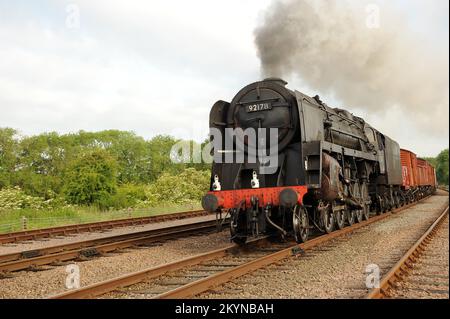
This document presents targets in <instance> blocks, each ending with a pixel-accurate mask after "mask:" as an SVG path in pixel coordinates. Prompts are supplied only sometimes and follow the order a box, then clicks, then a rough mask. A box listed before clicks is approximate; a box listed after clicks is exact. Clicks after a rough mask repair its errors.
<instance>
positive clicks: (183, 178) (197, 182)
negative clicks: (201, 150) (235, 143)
mask: <svg viewBox="0 0 450 319" xmlns="http://www.w3.org/2000/svg"><path fill="white" fill-rule="evenodd" d="M209 182H210V173H209V172H208V171H197V170H195V169H194V168H187V169H185V170H184V171H183V172H182V173H181V174H178V175H172V174H168V173H164V174H163V175H161V176H160V177H159V178H158V179H157V180H156V182H155V183H153V184H152V185H150V186H149V187H148V188H147V190H146V200H145V201H143V202H140V206H157V205H164V204H187V203H193V202H199V201H200V200H201V198H202V196H203V195H204V194H205V193H206V192H207V191H208V189H209Z"/></svg>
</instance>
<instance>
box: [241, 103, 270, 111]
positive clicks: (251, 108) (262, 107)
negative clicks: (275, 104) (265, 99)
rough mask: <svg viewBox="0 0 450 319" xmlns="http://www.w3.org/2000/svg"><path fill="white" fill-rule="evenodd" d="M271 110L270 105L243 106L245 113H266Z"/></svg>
mask: <svg viewBox="0 0 450 319" xmlns="http://www.w3.org/2000/svg"><path fill="white" fill-rule="evenodd" d="M271 109H272V104H270V103H255V104H249V105H246V106H245V110H246V111H247V113H252V112H259V111H267V110H271Z"/></svg>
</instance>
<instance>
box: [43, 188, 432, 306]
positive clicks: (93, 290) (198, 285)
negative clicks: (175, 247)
mask: <svg viewBox="0 0 450 319" xmlns="http://www.w3.org/2000/svg"><path fill="white" fill-rule="evenodd" d="M428 197H429V196H428ZM428 197H425V198H423V199H421V200H420V201H418V202H415V203H412V204H408V205H405V206H403V207H400V208H396V209H394V210H392V211H389V212H386V213H384V214H382V215H377V216H374V217H372V218H370V219H369V220H367V221H363V222H361V223H357V224H353V225H352V226H349V227H346V228H344V229H341V230H338V231H335V232H332V233H330V234H326V235H322V236H318V237H316V238H314V239H311V240H309V241H307V242H306V243H302V244H294V245H292V246H290V247H289V248H285V249H282V250H280V251H277V252H275V253H273V254H269V255H266V256H264V257H260V258H257V259H255V260H253V261H250V262H247V263H244V264H242V265H239V266H237V267H233V268H231V269H227V270H225V271H223V272H220V273H217V274H214V275H212V276H209V277H205V278H203V279H200V280H197V281H194V282H191V283H188V284H186V285H183V286H181V287H179V288H176V289H173V290H171V291H168V292H166V293H163V294H160V295H158V296H156V297H155V298H187V297H192V296H194V295H196V294H199V293H201V292H204V291H206V290H208V289H211V288H213V287H215V286H218V285H221V284H223V283H225V282H228V281H230V280H233V279H234V278H237V277H240V276H242V275H244V274H247V273H249V272H252V271H254V270H256V269H259V268H262V267H265V266H267V265H270V264H272V263H275V262H277V261H280V260H282V259H285V258H288V257H290V256H293V255H298V254H299V253H302V251H304V250H309V249H312V248H313V247H316V246H318V245H320V244H323V243H325V242H328V241H330V240H333V239H335V238H338V237H342V236H344V235H346V234H349V233H352V232H354V231H355V230H357V229H360V228H363V227H365V226H368V225H370V224H372V223H375V222H377V221H380V220H382V219H385V218H387V217H388V216H391V215H392V214H396V213H399V212H401V211H403V210H406V209H408V208H410V207H412V206H415V205H416V204H418V203H420V202H421V201H423V200H425V199H427V198H428ZM236 249H239V246H237V245H230V246H227V247H225V248H223V249H219V250H215V251H212V252H209V253H204V254H201V255H196V256H193V257H189V258H186V259H183V260H180V261H176V262H172V263H170V264H165V265H161V266H157V267H153V268H149V269H146V270H143V271H139V272H134V273H131V274H125V275H123V276H120V277H117V278H112V279H109V280H106V281H102V282H99V283H95V284H92V285H89V286H86V287H82V288H79V289H76V290H72V291H67V292H64V293H61V294H57V295H54V296H50V297H49V298H51V299H76V298H93V297H96V296H99V295H103V294H105V293H108V292H111V291H114V290H116V289H118V288H123V287H127V286H130V285H133V284H136V283H139V282H142V281H145V280H148V279H152V278H155V277H158V276H161V275H163V274H166V273H168V272H170V271H175V270H180V269H183V268H184V267H186V266H193V265H198V264H200V263H202V262H204V261H207V260H211V259H215V258H219V257H224V256H226V255H227V253H229V252H230V251H232V250H233V251H235V250H236Z"/></svg>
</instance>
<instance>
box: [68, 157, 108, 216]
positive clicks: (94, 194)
mask: <svg viewBox="0 0 450 319" xmlns="http://www.w3.org/2000/svg"><path fill="white" fill-rule="evenodd" d="M116 174H117V163H116V161H115V160H114V158H112V157H111V156H110V155H109V154H108V153H107V152H106V151H103V150H95V151H92V152H90V153H87V154H85V155H83V156H81V157H80V158H79V159H77V160H75V161H74V162H73V163H71V164H70V165H69V168H68V170H67V172H66V174H65V185H64V193H65V196H66V199H67V201H68V202H69V203H73V204H78V205H80V204H81V205H96V206H98V207H99V208H101V209H107V208H109V207H110V205H111V203H112V196H113V195H114V194H116V191H117V182H116Z"/></svg>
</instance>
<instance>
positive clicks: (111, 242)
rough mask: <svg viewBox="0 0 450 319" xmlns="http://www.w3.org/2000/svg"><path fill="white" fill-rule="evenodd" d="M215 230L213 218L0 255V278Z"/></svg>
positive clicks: (215, 224) (215, 225)
mask: <svg viewBox="0 0 450 319" xmlns="http://www.w3.org/2000/svg"><path fill="white" fill-rule="evenodd" d="M215 230H217V223H216V220H208V221H202V222H195V223H187V224H183V225H177V226H171V227H165V228H158V229H152V230H147V231H140V232H133V233H127V234H122V235H115V236H109V237H103V238H97V239H90V240H84V241H77V242H72V243H68V244H62V245H56V246H49V247H44V248H40V249H36V250H29V251H22V252H17V253H11V254H5V255H0V278H1V277H8V276H10V275H11V272H14V271H19V270H35V271H36V270H40V269H41V268H40V267H42V266H44V265H60V264H61V263H63V262H67V261H69V260H80V259H81V260H86V259H89V258H91V257H94V256H100V255H102V254H106V253H109V252H113V251H117V250H120V249H124V248H130V247H135V246H143V245H149V244H152V243H155V242H161V241H165V240H169V239H174V238H180V237H184V236H188V235H198V234H202V233H208V232H212V231H215Z"/></svg>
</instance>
